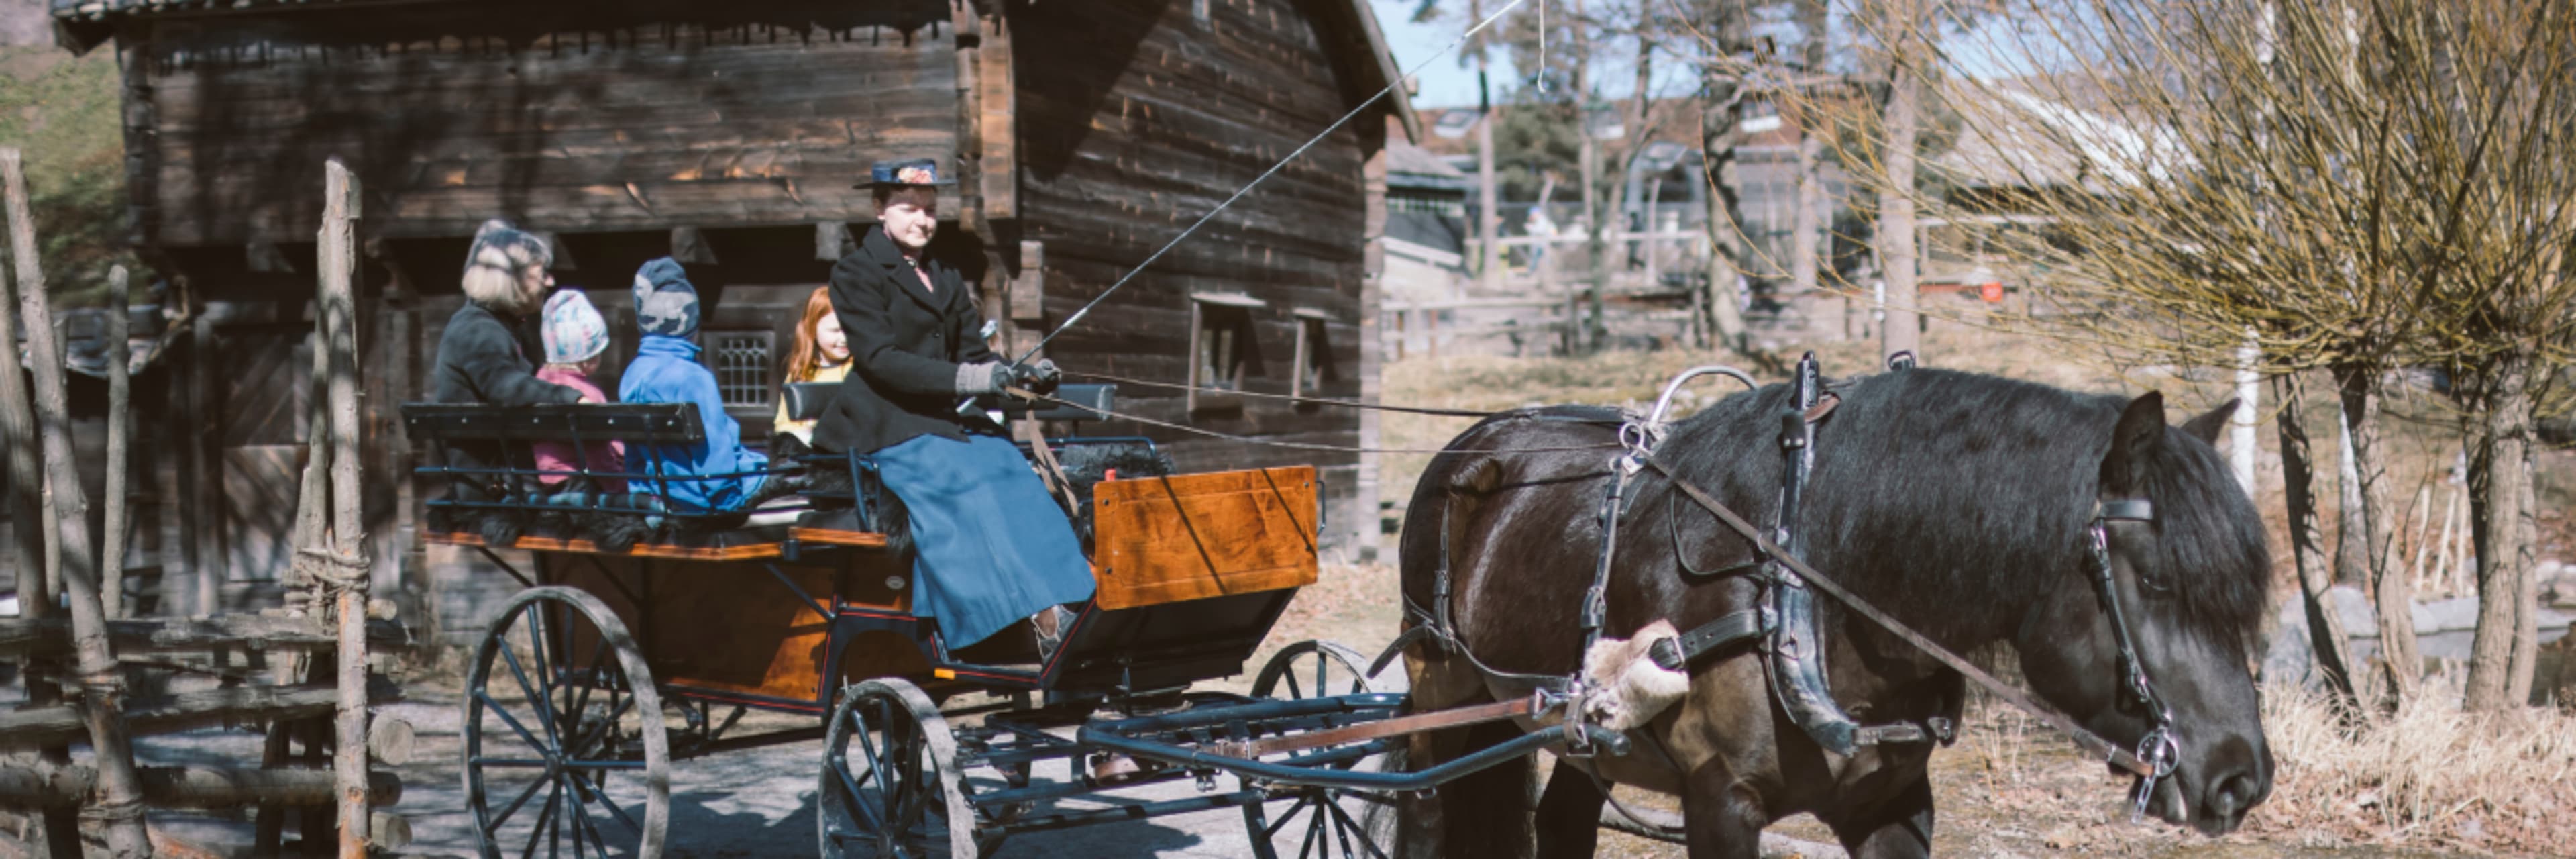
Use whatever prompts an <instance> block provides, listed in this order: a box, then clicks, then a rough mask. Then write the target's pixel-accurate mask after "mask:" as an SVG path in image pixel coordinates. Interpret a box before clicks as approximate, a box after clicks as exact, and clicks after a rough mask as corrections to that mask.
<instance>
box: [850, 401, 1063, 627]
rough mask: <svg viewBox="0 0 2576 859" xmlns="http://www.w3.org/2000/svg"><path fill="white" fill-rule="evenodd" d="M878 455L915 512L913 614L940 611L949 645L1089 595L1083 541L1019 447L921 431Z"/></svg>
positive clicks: (888, 483) (888, 482) (883, 473)
mask: <svg viewBox="0 0 2576 859" xmlns="http://www.w3.org/2000/svg"><path fill="white" fill-rule="evenodd" d="M874 457H875V459H876V461H877V469H878V475H879V476H880V477H881V478H883V480H884V481H885V487H886V488H887V489H889V490H892V491H893V492H894V494H895V497H896V498H899V499H902V500H903V504H904V507H905V508H906V509H908V510H909V511H910V512H911V514H912V543H913V546H914V547H915V554H914V560H913V565H912V568H913V577H912V578H913V587H914V588H915V590H914V592H913V595H912V610H913V613H914V614H916V615H920V616H924V617H935V618H938V619H939V630H940V636H941V637H942V638H944V639H946V640H947V643H948V646H949V647H964V646H966V645H969V644H973V643H975V642H978V641H982V640H984V639H985V638H986V637H989V636H991V635H992V634H993V633H996V632H1000V631H1001V630H1002V628H1003V627H1007V626H1010V625H1011V624H1013V623H1015V622H1018V621H1019V619H1021V618H1024V617H1028V616H1029V615H1032V614H1036V613H1037V612H1038V610H1039V609H1043V608H1046V607H1047V606H1051V605H1058V604H1061V603H1071V602H1081V601H1083V600H1087V599H1090V598H1091V591H1092V580H1091V564H1090V563H1089V562H1088V561H1085V560H1083V557H1082V543H1081V542H1080V541H1078V540H1076V539H1075V538H1074V536H1073V525H1072V523H1070V522H1067V521H1065V518H1064V510H1063V508H1060V507H1057V506H1056V503H1055V501H1054V500H1052V499H1050V498H1049V497H1048V496H1047V492H1046V484H1044V483H1041V482H1039V481H1038V476H1037V473H1036V472H1033V471H1030V470H1029V461H1028V459H1027V458H1025V457H1022V456H1021V455H1020V449H1019V448H1018V447H1015V446H1013V445H1012V444H1011V443H1010V442H1007V441H1003V440H1001V439H998V438H994V437H992V436H983V435H970V436H967V437H966V440H965V441H958V440H956V439H952V438H945V437H942V436H936V435H923V436H916V437H914V438H913V439H911V440H910V441H905V442H902V443H900V444H896V445H893V446H891V447H887V448H885V449H882V450H879V451H877V452H876V453H875V454H874Z"/></svg>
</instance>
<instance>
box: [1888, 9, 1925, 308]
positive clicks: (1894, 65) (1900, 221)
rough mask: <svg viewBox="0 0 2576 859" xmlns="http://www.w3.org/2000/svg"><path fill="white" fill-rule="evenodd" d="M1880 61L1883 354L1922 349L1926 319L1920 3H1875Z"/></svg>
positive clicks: (1922, 43) (1922, 50)
mask: <svg viewBox="0 0 2576 859" xmlns="http://www.w3.org/2000/svg"><path fill="white" fill-rule="evenodd" d="M1876 6H1877V10H1876V11H1877V12H1878V24H1877V27H1878V32H1879V38H1880V41H1881V43H1882V45H1883V53H1882V56H1881V57H1880V62H1881V63H1883V64H1884V67H1885V69H1886V73H1887V104H1886V107H1885V115H1884V118H1883V119H1882V123H1883V125H1882V127H1883V128H1884V129H1885V133H1886V135H1887V137H1886V140H1885V142H1884V144H1883V145H1882V146H1881V147H1880V151H1881V152H1883V153H1884V154H1885V158H1884V159H1883V164H1882V166H1883V167H1884V168H1885V170H1886V174H1885V175H1884V176H1883V177H1882V178H1881V180H1880V181H1879V183H1878V243H1877V244H1878V269H1879V275H1880V276H1881V277H1883V278H1885V279H1886V286H1885V290H1886V296H1887V297H1886V307H1887V321H1886V324H1885V326H1884V327H1882V328H1881V329H1880V344H1881V345H1880V347H1879V354H1880V355H1882V356H1894V355H1896V354H1897V353H1900V352H1913V353H1917V354H1918V355H1919V354H1920V353H1921V351H1922V348H1923V346H1922V342H1921V333H1922V320H1921V317H1919V316H1917V315H1916V314H1915V308H1914V304H1915V300H1916V299H1917V298H1919V297H1920V296H1918V295H1917V293H1916V289H1917V284H1916V282H1915V275H1916V270H1915V266H1916V263H1917V262H1918V261H1919V260H1918V255H1917V249H1916V248H1915V246H1914V240H1915V233H1914V230H1915V218H1914V201H1915V195H1916V192H1917V184H1918V183H1917V177H1916V175H1915V170H1916V159H1915V155H1916V152H1915V148H1916V143H1917V141H1916V135H1917V134H1918V132H1920V131H1921V130H1922V129H1921V125H1920V123H1921V121H1922V102H1923V97H1924V93H1923V68H1924V66H1925V65H1927V64H1929V63H1931V62H1933V57H1932V55H1931V51H1930V46H1929V45H1928V44H1925V42H1927V41H1928V40H1927V39H1926V34H1927V32H1928V31H1929V30H1930V27H1929V26H1928V22H1926V21H1925V20H1924V15H1923V4H1922V3H1921V2H1919V0H1876Z"/></svg>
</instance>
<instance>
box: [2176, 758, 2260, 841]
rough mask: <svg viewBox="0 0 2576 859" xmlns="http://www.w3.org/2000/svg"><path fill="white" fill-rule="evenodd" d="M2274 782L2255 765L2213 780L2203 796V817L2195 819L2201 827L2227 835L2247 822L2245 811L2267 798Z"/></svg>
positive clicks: (2217, 833)
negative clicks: (2267, 779) (2255, 767)
mask: <svg viewBox="0 0 2576 859" xmlns="http://www.w3.org/2000/svg"><path fill="white" fill-rule="evenodd" d="M2270 791H2271V785H2269V784H2267V783H2266V780H2265V779H2264V778H2263V777H2262V775H2261V774H2260V773H2257V772H2255V771H2254V769H2253V768H2251V767H2247V768H2242V769H2236V770H2231V771H2229V772H2226V773H2223V774H2221V775H2220V776H2219V777H2218V778H2217V779H2216V780H2213V781H2211V782H2210V783H2209V792H2208V794H2207V795H2206V796H2205V797H2204V798H2203V799H2202V800H2201V811H2202V813H2201V814H2200V816H2199V817H2200V819H2199V820H2196V821H2193V822H2194V823H2195V824H2197V826H2198V828H2199V829H2200V831H2202V832H2205V833H2208V834H2210V835H2225V834H2227V833H2229V832H2233V831H2235V829H2236V827H2237V825H2238V824H2241V823H2243V822H2245V812H2246V811H2247V810H2248V809H2251V808H2253V807H2254V804H2255V803H2259V802H2262V801H2263V796H2264V794H2266V793H2269V792H2270Z"/></svg>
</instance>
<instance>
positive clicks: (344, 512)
mask: <svg viewBox="0 0 2576 859" xmlns="http://www.w3.org/2000/svg"><path fill="white" fill-rule="evenodd" d="M325 172H326V178H325V179H324V185H323V195H324V197H325V199H324V201H323V209H322V231H321V235H320V237H319V239H320V245H321V254H322V259H321V263H320V266H319V268H320V270H321V272H320V273H321V275H322V284H321V293H322V295H321V308H320V309H321V311H322V320H323V330H324V331H325V332H326V339H327V340H328V341H329V342H328V343H327V344H326V346H327V348H328V349H330V353H331V361H330V366H331V382H330V400H331V538H332V539H331V548H330V553H331V555H332V562H331V563H330V564H328V565H326V566H328V567H329V568H330V572H331V575H332V580H331V582H330V585H331V591H332V592H334V593H335V594H336V595H337V597H338V599H337V600H336V601H335V602H336V603H337V612H338V619H339V622H340V646H339V649H338V651H337V652H338V654H339V669H340V676H339V690H340V707H339V714H338V730H337V731H336V733H337V737H336V739H337V742H336V743H334V752H333V755H332V759H331V766H332V769H333V770H334V771H336V773H337V774H338V778H337V779H336V781H337V783H338V787H339V791H340V857H341V859H366V856H367V835H368V832H367V821H368V817H367V811H368V809H367V580H368V578H369V576H368V573H369V569H368V568H369V567H370V566H371V562H372V558H371V557H370V553H369V552H368V551H367V541H366V535H365V533H364V531H365V528H366V523H365V521H364V520H363V519H362V518H361V516H360V513H361V509H362V501H363V500H364V499H363V497H362V496H361V495H360V493H361V492H362V491H363V490H362V489H361V488H360V487H359V485H358V478H359V474H358V466H359V462H358V317H357V310H358V308H357V300H356V286H355V283H354V281H355V280H356V274H357V271H356V267H357V254H356V251H357V247H356V244H355V241H354V237H353V234H354V228H353V227H352V222H353V221H355V220H357V218H358V217H359V211H358V180H357V177H355V176H352V175H350V173H349V167H348V165H346V164H342V163H340V159H337V158H333V159H331V161H330V163H329V164H328V165H326V167H325Z"/></svg>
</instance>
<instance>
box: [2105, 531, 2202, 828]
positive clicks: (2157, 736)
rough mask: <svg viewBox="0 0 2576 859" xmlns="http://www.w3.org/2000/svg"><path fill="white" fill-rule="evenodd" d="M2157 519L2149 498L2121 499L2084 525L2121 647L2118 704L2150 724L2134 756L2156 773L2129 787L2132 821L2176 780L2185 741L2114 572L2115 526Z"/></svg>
mask: <svg viewBox="0 0 2576 859" xmlns="http://www.w3.org/2000/svg"><path fill="white" fill-rule="evenodd" d="M2155 519H2156V515H2155V506H2154V505H2152V504H2149V503H2147V501H2146V500H2145V499H2140V498H2119V499H2113V500H2109V501H2103V502H2100V503H2099V504H2097V505H2095V506H2094V508H2093V521H2092V522H2090V523H2088V524H2086V525H2085V527H2084V536H2085V542H2086V543H2087V548H2089V549H2090V550H2091V551H2090V552H2089V553H2088V554H2087V556H2086V560H2087V561H2088V563H2087V565H2086V566H2088V567H2090V568H2091V569H2090V571H2089V572H2091V573H2092V579H2093V589H2094V593H2095V594H2096V595H2097V596H2099V597H2100V598H2101V600H2102V612H2103V613H2104V614H2105V615H2107V616H2109V618H2110V621H2111V635H2112V639H2113V640H2114V641H2116V642H2118V643H2119V648H2120V691H2119V693H2118V694H2119V704H2118V706H2119V707H2120V709H2121V710H2123V711H2125V712H2130V713H2137V714H2140V715H2142V716H2143V717H2144V718H2145V719H2146V720H2147V732H2146V734H2145V735H2144V736H2141V737H2139V738H2138V747H2137V749H2136V751H2134V752H2132V754H2133V755H2135V756H2136V757H2137V759H2138V761H2139V762H2141V763H2144V764H2146V765H2147V769H2148V770H2150V771H2151V772H2152V774H2149V773H2135V775H2136V776H2137V783H2136V784H2134V785H2132V786H2131V787H2130V788H2129V818H2130V819H2131V820H2137V819H2140V818H2143V817H2145V816H2146V812H2147V803H2148V802H2149V801H2150V800H2152V799H2153V798H2154V796H2155V790H2156V785H2157V784H2158V783H2160V782H2162V781H2164V780H2165V779H2166V778H2170V777H2172V775H2173V773H2174V768H2175V766H2176V765H2177V763H2178V762H2179V761H2180V759H2181V757H2182V745H2181V741H2179V740H2177V739H2175V737H2174V733H2173V710H2172V708H2170V707H2167V706H2165V702H2164V698H2163V697H2162V696H2159V695H2157V694H2156V687H2155V684H2154V683H2153V682H2150V681H2149V680H2148V679H2147V666H2146V663H2145V662H2143V661H2141V660H2139V659H2138V646H2137V641H2136V639H2135V638H2134V637H2132V636H2131V635H2130V634H2129V618H2128V612H2126V611H2124V610H2123V609H2122V606H2121V601H2120V588H2119V583H2118V582H2117V581H2115V580H2114V579H2113V576H2112V573H2111V535H2110V530H2109V527H2110V523H2112V522H2141V523H2153V522H2154V521H2155Z"/></svg>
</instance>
